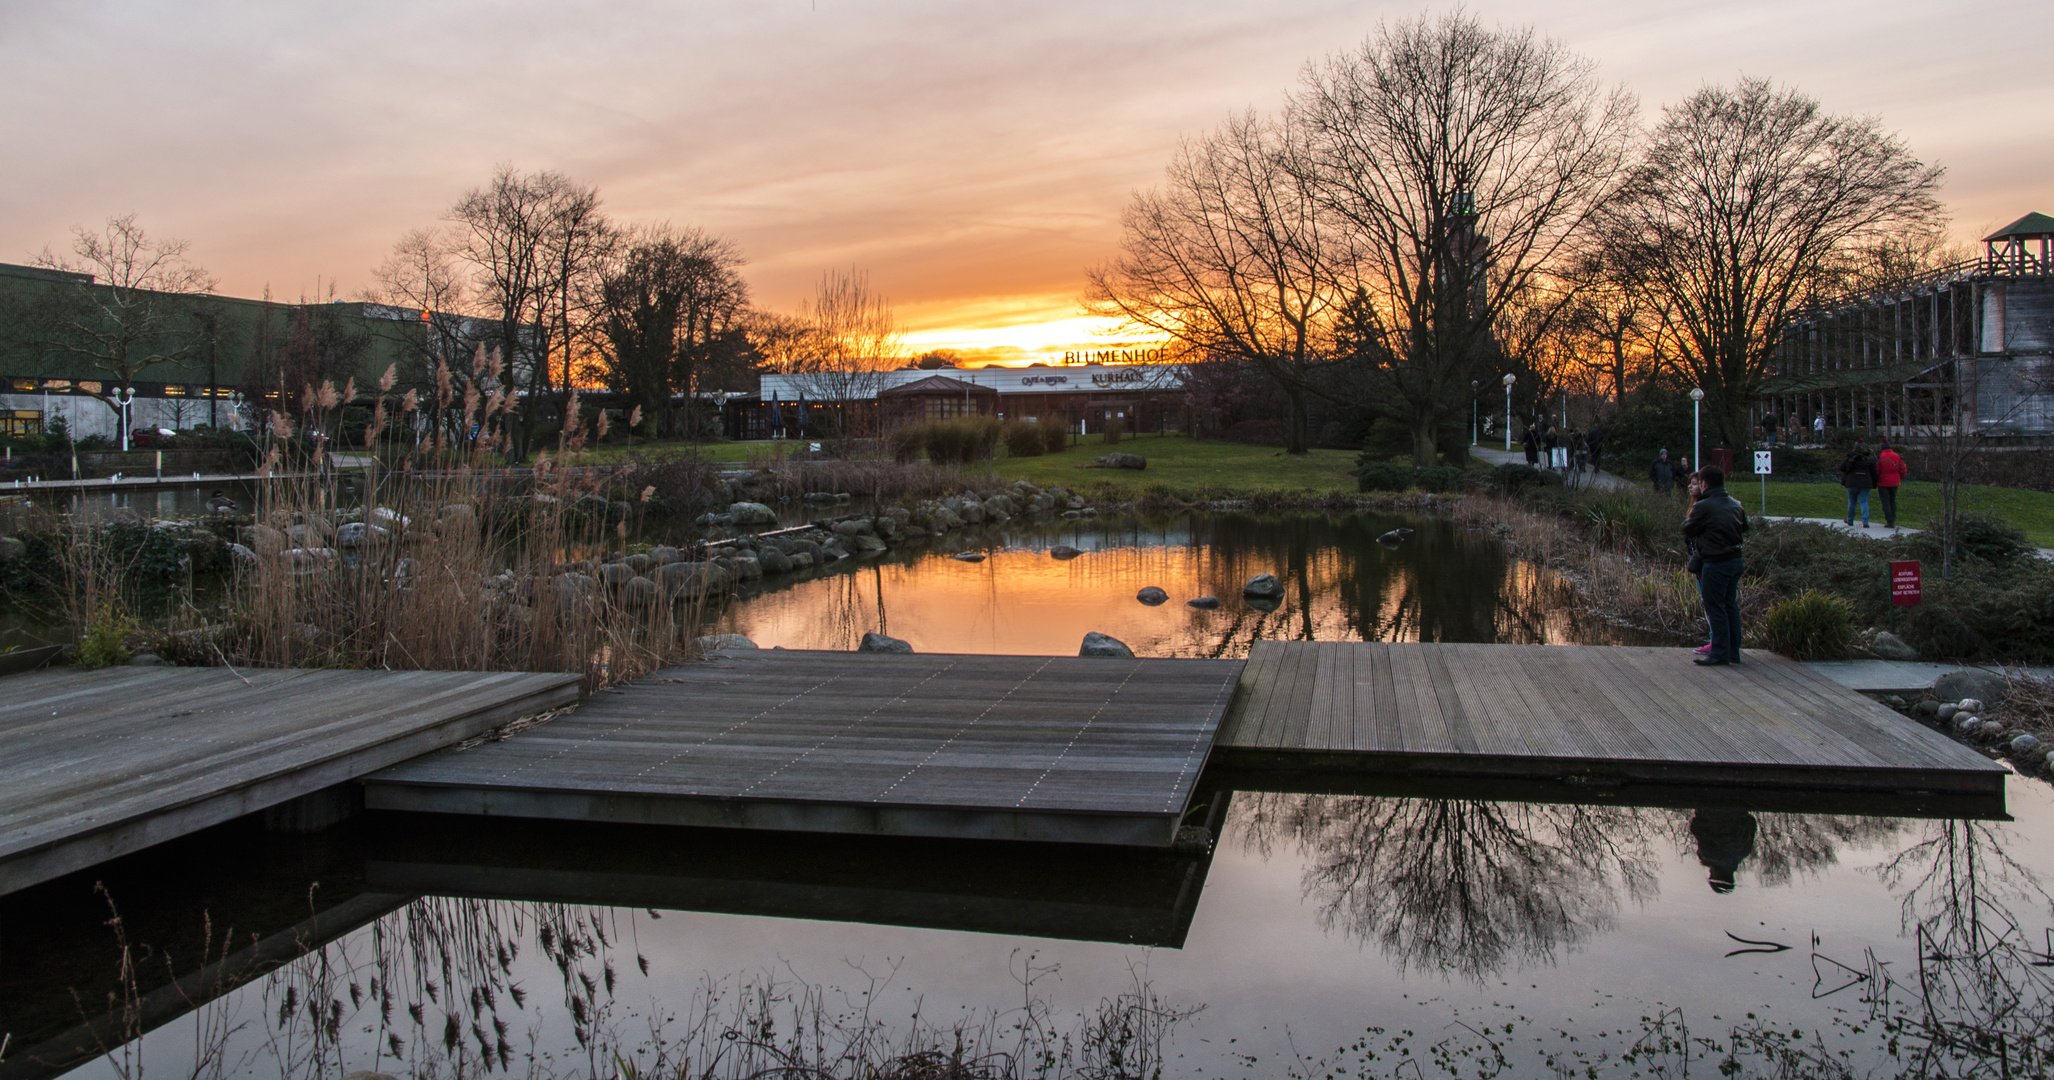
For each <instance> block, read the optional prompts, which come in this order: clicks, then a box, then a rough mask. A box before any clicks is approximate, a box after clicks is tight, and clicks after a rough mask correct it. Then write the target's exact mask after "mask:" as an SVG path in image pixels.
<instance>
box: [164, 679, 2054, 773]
mask: <svg viewBox="0 0 2054 1080" xmlns="http://www.w3.org/2000/svg"><path fill="white" fill-rule="evenodd" d="M130 663H134V661H130ZM2039 748H2040V740H2039V739H2038V738H2037V737H2035V736H2032V735H2020V736H2018V737H2017V738H2015V739H2012V740H2011V752H2012V753H2014V754H2017V755H2018V756H2020V757H2024V756H2025V755H2027V754H2030V753H2032V752H2033V751H2035V750H2038V749H2039Z"/></svg>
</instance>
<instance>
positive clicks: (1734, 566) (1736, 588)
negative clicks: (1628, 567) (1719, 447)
mask: <svg viewBox="0 0 2054 1080" xmlns="http://www.w3.org/2000/svg"><path fill="white" fill-rule="evenodd" d="M1690 487H1691V494H1692V495H1694V496H1696V498H1697V501H1696V502H1694V503H1692V504H1691V507H1690V516H1689V517H1688V518H1686V519H1685V520H1684V522H1683V540H1684V542H1685V543H1687V544H1689V545H1690V549H1691V551H1692V553H1693V554H1695V555H1696V557H1697V561H1698V562H1699V563H1700V564H1701V565H1700V566H1699V568H1698V573H1697V591H1698V596H1699V598H1700V599H1702V600H1703V601H1704V606H1705V622H1706V623H1707V624H1708V626H1709V628H1710V630H1711V632H1712V633H1711V636H1712V647H1711V649H1710V651H1708V652H1707V653H1706V654H1705V655H1703V656H1700V657H1698V658H1696V659H1695V660H1693V661H1692V663H1695V664H1697V665H1698V666H1700V667H1719V666H1723V665H1726V664H1738V663H1740V572H1741V570H1743V569H1745V560H1743V559H1742V558H1741V557H1740V539H1741V537H1742V536H1744V535H1745V534H1746V533H1747V509H1746V508H1745V507H1743V506H1741V505H1740V500H1739V499H1736V498H1734V497H1733V496H1731V495H1728V494H1726V473H1725V471H1724V470H1723V469H1720V468H1719V467H1718V466H1717V465H1707V466H1705V467H1704V468H1702V469H1699V470H1698V471H1697V475H1696V476H1694V477H1692V478H1691V481H1690Z"/></svg>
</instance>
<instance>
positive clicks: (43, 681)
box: [0, 668, 579, 893]
mask: <svg viewBox="0 0 2054 1080" xmlns="http://www.w3.org/2000/svg"><path fill="white" fill-rule="evenodd" d="M578 682H579V679H578V677H577V676H573V675H557V674H521V673H478V672H369V671H268V672H265V671H259V672H252V673H250V674H249V675H248V676H238V675H235V674H232V673H230V672H228V671H226V670H223V669H213V668H143V669H116V670H111V671H105V672H79V671H55V672H36V673H30V674H23V675H16V676H12V677H9V678H8V679H7V681H6V684H5V685H6V690H7V693H6V704H5V706H4V707H0V738H4V739H5V742H6V745H7V750H8V753H7V754H6V755H5V756H4V757H0V893H6V892H10V891H13V890H16V889H20V888H24V887H27V886H28V885H32V884H35V883H37V882H40V881H46V880H49V879H50V878H53V877H56V876H60V875H62V874H65V873H70V872H72V871H73V870H77V869H81V868H83V867H86V866H90V865H93V864H94V863H96V862H100V861H103V860H105V859H109V858H113V857H116V856H119V855H122V854H126V853H128V852H131V851H136V850H140V849H141V848H143V847H147V846H150V845H152V844H156V843H160V842H162V841H164V840H167V839H171V838H174V837H177V836H182V835H185V834H186V833H189V832H193V831H196V830H198V829H202V828H206V827H208V826H211V825H215V824H219V823H220V822H223V821H227V820H230V819H232V818H236V817H240V816H242V815H244V814H247V813H251V812H254V811H257V810H262V809H266V808H268V807H272V806H276V805H279V804H281V803H284V802H287V801H289V800H291V799H294V798H297V797H299V796H301V795H305V794H310V793H312V792H314V791H318V790H321V789H323V788H327V787H331V786H333V785H335V784H338V783H343V782H347V781H349V780H353V779H355V778H356V777H358V776H361V775H363V774H365V773H368V772H372V771H374V770H377V769H380V768H384V767H385V766H387V765H391V764H394V763H396V762H399V761H404V760H406V759H407V758H410V757H414V756H417V755H419V754H422V753H425V752H428V751H431V750H435V749H438V748H440V747H443V746H447V745H450V744H451V743H455V742H458V741H461V740H463V739H467V738H470V737H472V736H474V735H478V734H480V733H482V732H484V731H487V730H490V729H491V728H493V727H496V726H498V725H500V724H504V723H506V722H508V721H510V720H514V719H516V718H518V717H519V716H521V715H523V714H524V713H533V712H541V711H544V710H547V709H550V708H554V707H556V706H559V705H563V704H568V703H572V702H575V701H576V700H577V697H578Z"/></svg>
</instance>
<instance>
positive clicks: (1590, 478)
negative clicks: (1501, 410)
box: [1469, 444, 1633, 491]
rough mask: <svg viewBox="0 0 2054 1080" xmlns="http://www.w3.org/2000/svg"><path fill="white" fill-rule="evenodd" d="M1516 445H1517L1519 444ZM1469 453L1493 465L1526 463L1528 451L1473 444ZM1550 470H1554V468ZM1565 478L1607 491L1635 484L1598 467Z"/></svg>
mask: <svg viewBox="0 0 2054 1080" xmlns="http://www.w3.org/2000/svg"><path fill="white" fill-rule="evenodd" d="M1514 445H1515V446H1516V445H1517V444H1514ZM1469 455H1470V456H1471V457H1474V458H1478V459H1480V460H1483V461H1488V462H1490V463H1491V464H1492V465H1524V464H1526V451H1524V450H1512V451H1509V452H1507V451H1505V450H1501V449H1498V448H1497V447H1494V446H1471V447H1470V448H1469ZM1549 471H1551V472H1552V471H1554V470H1549ZM1564 479H1565V480H1568V481H1569V482H1570V483H1571V484H1572V485H1573V486H1575V487H1594V488H1599V489H1601V490H1606V491H1609V490H1612V489H1614V488H1626V487H1632V486H1633V483H1632V481H1629V480H1625V479H1622V478H1620V477H1617V476H1614V475H1612V474H1611V473H1608V472H1604V471H1602V470H1596V469H1591V470H1585V472H1584V473H1583V475H1582V477H1580V478H1571V477H1569V476H1568V475H1567V474H1564Z"/></svg>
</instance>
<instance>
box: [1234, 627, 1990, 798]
mask: <svg viewBox="0 0 2054 1080" xmlns="http://www.w3.org/2000/svg"><path fill="white" fill-rule="evenodd" d="M1214 760H1215V761H1216V762H1220V763H1222V764H1228V765H1235V766H1242V767H1255V768H1264V769H1295V770H1305V769H1322V768H1333V769H1346V770H1351V771H1355V772H1361V773H1378V774H1388V775H1396V776H1413V777H1498V778H1502V779H1505V780H1563V779H1567V780H1572V781H1576V782H1581V783H1596V784H1617V783H1642V784H1677V785H1709V786H1724V785H1737V786H1743V787H1756V788H1784V789H1794V790H1805V791H1814V792H1887V793H1905V794H1914V793H1941V794H1946V793H1955V794H1971V795H1997V796H2001V795H2002V793H2003V790H2004V777H2005V775H2006V770H2005V769H2004V768H2003V767H2002V766H2000V765H1998V764H1996V763H1995V762H1992V761H1990V760H1989V759H1988V758H1985V757H1984V756H1983V755H1981V754H1979V753H1977V752H1976V751H1974V750H1972V749H1970V748H1968V747H1966V746H1963V745H1961V744H1960V743H1957V742H1955V741H1953V740H1952V739H1949V738H1947V737H1946V736H1944V735H1941V734H1939V733H1938V732H1935V731H1932V730H1929V729H1927V728H1925V727H1923V726H1921V725H1919V724H1917V723H1915V722H1913V721H1911V720H1908V719H1906V718H1905V717H1903V716H1901V715H1899V714H1898V713H1896V712H1894V711H1892V710H1890V709H1887V708H1885V707H1883V706H1882V705H1879V704H1877V703H1876V702H1874V701H1871V700H1869V699H1868V698H1865V697H1863V696H1861V695H1860V694H1857V693H1855V692H1853V691H1851V690H1849V689H1847V688H1845V687H1843V686H1841V685H1839V684H1838V683H1836V682H1834V681H1833V680H1832V679H1830V678H1828V677H1826V676H1824V675H1821V674H1819V673H1818V672H1815V671H1812V670H1811V669H1810V668H1808V667H1806V666H1805V665H1803V664H1800V663H1796V662H1793V661H1790V660H1785V659H1783V658H1781V657H1779V656H1776V655H1774V654H1772V653H1766V652H1757V651H1749V652H1747V653H1746V662H1745V663H1742V664H1740V665H1738V666H1734V667H1714V668H1701V667H1698V666H1696V665H1694V664H1692V663H1691V662H1690V660H1689V654H1688V653H1687V651H1686V650H1682V649H1645V648H1595V647H1594V648H1578V647H1564V646H1547V645H1422V644H1384V643H1355V642H1258V643H1256V645H1255V647H1254V649H1253V650H1252V651H1251V653H1250V655H1249V658H1248V666H1247V668H1246V670H1245V671H1244V672H1243V673H1242V676H1241V681H1240V686H1239V688H1238V691H1237V693H1236V695H1235V702H1234V707H1233V709H1232V710H1231V711H1230V712H1229V713H1228V716H1227V719H1226V722H1225V723H1224V724H1223V725H1222V726H1221V729H1220V736H1219V742H1218V745H1217V747H1216V749H1215V751H1214Z"/></svg>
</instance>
